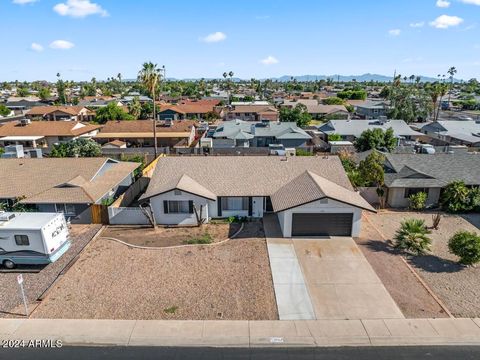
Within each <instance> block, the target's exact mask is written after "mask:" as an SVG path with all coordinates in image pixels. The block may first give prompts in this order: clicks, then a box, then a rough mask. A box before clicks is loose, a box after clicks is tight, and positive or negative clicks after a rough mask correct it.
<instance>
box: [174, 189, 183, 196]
mask: <svg viewBox="0 0 480 360" xmlns="http://www.w3.org/2000/svg"><path fill="white" fill-rule="evenodd" d="M174 194H175V195H182V192H181V191H180V190H175V191H174Z"/></svg>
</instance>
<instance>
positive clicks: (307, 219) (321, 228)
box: [292, 213, 353, 236]
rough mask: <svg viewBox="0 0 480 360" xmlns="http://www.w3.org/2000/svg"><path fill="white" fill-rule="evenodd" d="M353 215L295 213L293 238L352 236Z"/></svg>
mask: <svg viewBox="0 0 480 360" xmlns="http://www.w3.org/2000/svg"><path fill="white" fill-rule="evenodd" d="M352 223H353V213H328V214H327V213H321V214H319V213H293V214H292V236H351V235H352Z"/></svg>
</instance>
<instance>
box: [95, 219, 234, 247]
mask: <svg viewBox="0 0 480 360" xmlns="http://www.w3.org/2000/svg"><path fill="white" fill-rule="evenodd" d="M239 229H240V224H227V223H214V224H204V225H202V226H201V227H197V226H184V227H165V226H157V227H156V228H155V229H153V228H152V227H146V226H109V227H107V228H106V229H105V230H104V231H103V233H102V237H112V238H115V239H119V240H122V241H124V242H126V243H129V244H132V245H137V246H152V247H167V246H177V245H185V244H187V242H188V241H189V240H192V239H198V238H200V237H202V236H204V235H205V234H208V235H209V237H210V238H211V240H212V242H213V243H214V242H219V241H223V240H225V239H227V238H229V237H230V236H232V235H234V234H235V233H236V232H237V231H238V230H239Z"/></svg>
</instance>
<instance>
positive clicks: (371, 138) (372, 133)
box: [355, 128, 397, 152]
mask: <svg viewBox="0 0 480 360" xmlns="http://www.w3.org/2000/svg"><path fill="white" fill-rule="evenodd" d="M396 144H397V140H396V139H395V136H394V133H393V129H392V128H388V129H387V131H383V130H382V129H380V128H375V129H368V130H365V131H364V132H362V134H361V135H360V137H358V138H357V140H356V141H355V148H356V149H357V151H359V152H361V151H367V150H372V149H373V150H381V149H386V150H388V151H392V150H393V149H394V148H395V146H396Z"/></svg>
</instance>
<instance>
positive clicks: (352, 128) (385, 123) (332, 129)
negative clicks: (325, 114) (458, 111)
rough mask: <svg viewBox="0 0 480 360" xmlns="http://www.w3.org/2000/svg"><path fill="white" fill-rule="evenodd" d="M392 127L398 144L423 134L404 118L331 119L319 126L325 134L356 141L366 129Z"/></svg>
mask: <svg viewBox="0 0 480 360" xmlns="http://www.w3.org/2000/svg"><path fill="white" fill-rule="evenodd" d="M389 128H392V129H393V134H394V136H395V137H396V138H397V139H398V144H399V145H400V144H402V143H404V142H405V141H409V140H416V139H418V138H421V137H422V136H423V134H422V133H420V132H418V131H415V130H413V129H412V128H410V126H408V124H407V123H406V122H405V121H403V120H330V121H329V122H328V123H326V124H323V125H321V126H319V127H318V130H320V131H321V132H323V133H324V134H326V135H327V138H328V135H331V134H338V135H340V136H341V137H342V140H346V141H351V142H353V141H355V139H357V138H358V137H360V135H361V134H362V133H363V132H364V131H365V130H373V129H382V130H384V131H386V130H387V129H389Z"/></svg>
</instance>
